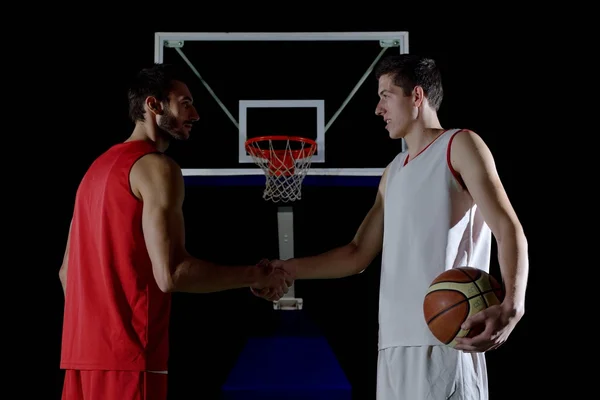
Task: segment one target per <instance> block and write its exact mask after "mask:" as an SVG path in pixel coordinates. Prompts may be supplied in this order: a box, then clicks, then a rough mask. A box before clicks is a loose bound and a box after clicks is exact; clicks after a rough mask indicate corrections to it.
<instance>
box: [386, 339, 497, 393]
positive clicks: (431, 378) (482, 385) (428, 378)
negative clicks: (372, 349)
mask: <svg viewBox="0 0 600 400" xmlns="http://www.w3.org/2000/svg"><path fill="white" fill-rule="evenodd" d="M447 399H449V400H488V379H487V370H486V362H485V354H484V353H465V352H462V351H458V350H454V349H452V348H450V347H447V346H414V347H390V348H386V349H382V350H379V355H378V361H377V400H447Z"/></svg>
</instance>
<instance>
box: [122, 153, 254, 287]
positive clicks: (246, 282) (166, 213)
mask: <svg viewBox="0 0 600 400" xmlns="http://www.w3.org/2000/svg"><path fill="white" fill-rule="evenodd" d="M130 179H131V187H132V190H133V192H134V194H135V195H136V196H138V197H139V198H140V199H141V200H142V201H143V203H144V208H143V215H142V228H143V231H144V237H145V240H146V247H147V249H148V253H149V256H150V259H151V261H152V269H153V273H154V277H155V279H156V282H157V284H158V286H159V287H160V289H161V290H162V291H164V292H175V291H178V292H196V293H208V292H215V291H221V290H227V289H235V288H242V287H250V286H255V287H260V286H261V285H263V284H264V283H265V281H266V277H264V276H263V275H262V274H263V273H264V271H265V269H263V268H260V267H256V266H254V265H249V266H245V265H244V266H224V265H219V264H215V263H211V262H208V261H204V260H199V259H197V258H194V257H192V256H191V255H190V254H188V252H187V251H186V249H185V229H184V218H183V210H182V206H183V200H184V182H183V176H182V174H181V169H180V168H179V166H178V165H176V164H175V163H174V162H173V161H172V160H171V159H170V158H169V157H167V156H165V155H161V154H149V155H147V156H145V157H143V158H142V159H140V160H139V161H138V162H137V163H136V164H135V165H134V167H133V168H132V171H131V177H130Z"/></svg>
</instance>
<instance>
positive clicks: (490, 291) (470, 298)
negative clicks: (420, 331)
mask: <svg viewBox="0 0 600 400" xmlns="http://www.w3.org/2000/svg"><path fill="white" fill-rule="evenodd" d="M478 289H479V288H478ZM442 290H448V289H436V290H432V291H431V292H429V293H428V295H429V294H431V293H435V292H440V291H442ZM494 291H495V289H493V288H492V289H490V290H486V291H485V292H482V291H481V289H479V293H478V294H476V295H473V296H471V297H467V298H465V299H464V300H461V301H459V302H458V303H456V304H453V305H452V306H450V307H448V308H446V309H445V310H444V311H442V312H439V313H437V314H435V315H434V316H433V317H431V318H430V319H429V320H428V321H427V324H429V323H430V322H431V321H433V320H434V319H436V318H437V317H439V316H440V315H442V314H443V313H445V312H447V311H448V310H451V309H453V308H454V307H457V306H459V305H461V304H462V303H464V302H469V301H470V300H472V299H474V298H475V297H477V296H481V297H483V301H485V302H486V304H487V301H486V300H485V297H484V296H483V295H484V294H488V293H492V292H494ZM470 308H471V304H470V303H469V310H470Z"/></svg>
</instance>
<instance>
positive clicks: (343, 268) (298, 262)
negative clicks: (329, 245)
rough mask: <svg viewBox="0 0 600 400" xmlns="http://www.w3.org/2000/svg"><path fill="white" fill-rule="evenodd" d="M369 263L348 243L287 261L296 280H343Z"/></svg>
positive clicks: (360, 270)
mask: <svg viewBox="0 0 600 400" xmlns="http://www.w3.org/2000/svg"><path fill="white" fill-rule="evenodd" d="M370 262H371V260H368V259H367V258H366V257H361V256H360V255H359V253H358V249H357V247H356V246H355V245H354V244H352V243H350V244H348V245H346V246H342V247H338V248H335V249H333V250H330V251H328V252H325V253H322V254H319V255H316V256H310V257H303V258H294V259H290V260H288V261H287V263H289V265H290V266H291V267H292V268H293V269H294V270H295V271H296V279H333V278H343V277H346V276H350V275H355V274H358V273H360V272H362V271H363V270H364V269H365V268H366V267H367V266H368V265H369V263H370Z"/></svg>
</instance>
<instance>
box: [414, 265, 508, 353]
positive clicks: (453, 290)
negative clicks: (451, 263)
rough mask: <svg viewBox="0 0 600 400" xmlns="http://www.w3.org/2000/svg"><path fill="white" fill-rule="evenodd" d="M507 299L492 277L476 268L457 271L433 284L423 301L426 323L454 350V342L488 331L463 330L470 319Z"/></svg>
mask: <svg viewBox="0 0 600 400" xmlns="http://www.w3.org/2000/svg"><path fill="white" fill-rule="evenodd" d="M503 299H504V289H503V288H502V286H501V285H500V284H499V283H498V281H497V280H496V279H495V278H494V277H493V276H492V275H490V274H488V273H487V272H485V271H483V270H480V269H478V268H473V267H460V268H453V269H450V270H447V271H444V272H442V273H441V274H440V275H438V276H437V278H435V279H434V280H433V282H431V285H430V286H429V289H428V290H427V294H426V295H425V299H424V301H423V313H424V316H425V322H427V326H428V327H429V330H431V333H433V335H434V336H435V337H436V338H437V339H438V340H439V341H440V342H442V343H443V344H445V345H447V346H450V347H454V346H455V345H456V342H455V341H454V338H456V337H465V336H466V337H473V336H476V335H478V334H479V333H481V332H482V330H483V328H484V327H483V326H477V327H474V328H472V329H469V330H464V329H461V327H460V326H461V325H462V323H463V322H465V320H466V319H467V318H468V317H470V316H471V315H474V314H476V313H478V312H480V311H482V310H485V309H486V308H488V307H490V306H492V305H494V304H500V303H501V302H502V300H503Z"/></svg>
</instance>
